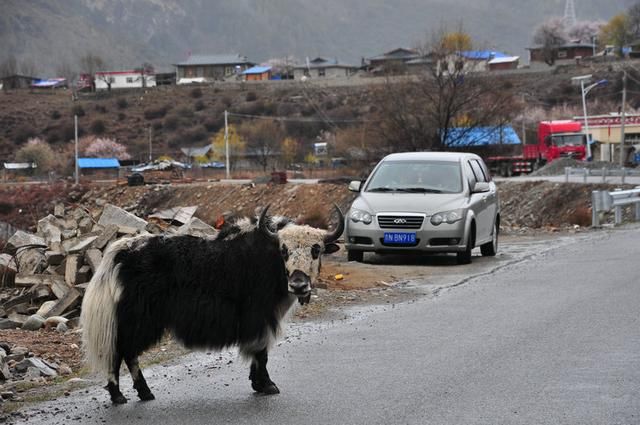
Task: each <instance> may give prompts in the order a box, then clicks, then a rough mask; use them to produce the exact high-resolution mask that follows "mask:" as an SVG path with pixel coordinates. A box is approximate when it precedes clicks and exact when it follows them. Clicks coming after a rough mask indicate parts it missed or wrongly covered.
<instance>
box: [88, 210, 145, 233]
mask: <svg viewBox="0 0 640 425" xmlns="http://www.w3.org/2000/svg"><path fill="white" fill-rule="evenodd" d="M98 224H100V225H102V226H107V225H109V224H115V225H117V226H127V227H133V228H135V229H137V230H144V228H145V227H146V225H147V222H146V221H145V220H143V219H141V218H140V217H136V216H135V215H133V214H131V213H129V212H127V211H125V210H123V209H122V208H118V207H116V206H115V205H113V204H107V205H105V207H104V210H103V211H102V215H101V216H100V220H99V221H98Z"/></svg>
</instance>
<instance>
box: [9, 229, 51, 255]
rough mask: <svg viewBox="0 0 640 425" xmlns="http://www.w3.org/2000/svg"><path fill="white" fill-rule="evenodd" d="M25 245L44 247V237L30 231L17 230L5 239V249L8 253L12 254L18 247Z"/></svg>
mask: <svg viewBox="0 0 640 425" xmlns="http://www.w3.org/2000/svg"><path fill="white" fill-rule="evenodd" d="M26 246H42V247H45V248H46V246H47V245H46V244H45V241H44V238H41V237H40V236H37V235H34V234H32V233H27V232H24V231H22V230H18V231H17V232H15V233H14V234H13V236H11V237H10V238H9V240H8V241H7V245H6V246H5V251H6V252H7V253H8V254H12V255H13V254H15V253H16V251H17V250H18V249H19V248H20V247H26Z"/></svg>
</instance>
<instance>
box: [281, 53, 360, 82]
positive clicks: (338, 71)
mask: <svg viewBox="0 0 640 425" xmlns="http://www.w3.org/2000/svg"><path fill="white" fill-rule="evenodd" d="M357 71H358V67H357V66H355V65H347V64H343V63H340V62H339V61H338V60H337V59H327V58H323V57H317V58H315V59H313V60H311V61H309V62H308V63H307V64H305V65H298V66H295V67H294V68H293V78H294V80H301V79H303V77H306V78H339V77H350V76H351V75H353V74H355V73H356V72H357Z"/></svg>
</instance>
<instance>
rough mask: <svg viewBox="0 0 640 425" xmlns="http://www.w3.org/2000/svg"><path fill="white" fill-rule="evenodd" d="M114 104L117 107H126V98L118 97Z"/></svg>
mask: <svg viewBox="0 0 640 425" xmlns="http://www.w3.org/2000/svg"><path fill="white" fill-rule="evenodd" d="M116 106H117V107H118V109H126V108H127V106H129V102H127V99H125V98H124V97H119V98H118V100H116Z"/></svg>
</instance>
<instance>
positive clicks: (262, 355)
mask: <svg viewBox="0 0 640 425" xmlns="http://www.w3.org/2000/svg"><path fill="white" fill-rule="evenodd" d="M267 360H268V356H267V349H266V348H265V349H264V350H261V351H258V352H257V353H255V354H254V355H253V360H252V362H251V372H250V373H249V379H251V388H253V390H254V391H256V392H258V393H262V394H279V393H280V390H279V389H278V387H277V386H276V384H275V383H274V382H273V381H272V380H271V378H269V372H267Z"/></svg>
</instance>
